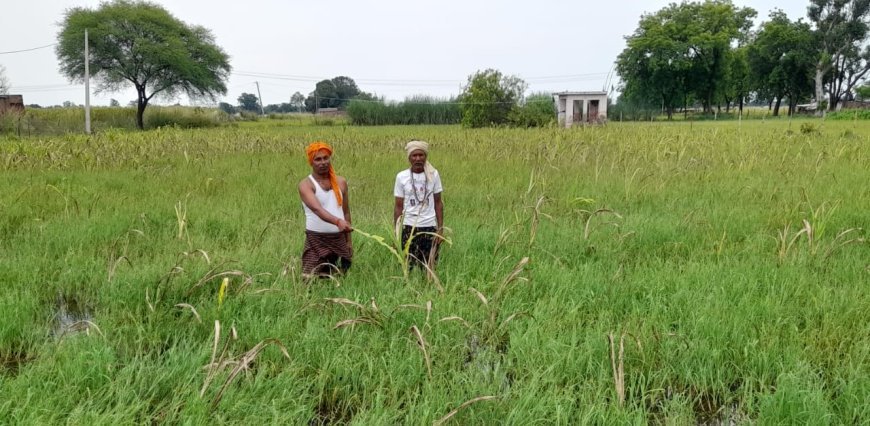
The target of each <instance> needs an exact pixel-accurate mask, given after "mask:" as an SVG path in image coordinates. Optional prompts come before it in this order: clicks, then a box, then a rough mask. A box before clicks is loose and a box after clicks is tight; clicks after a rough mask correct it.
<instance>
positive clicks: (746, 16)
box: [616, 0, 756, 116]
mask: <svg viewBox="0 0 870 426" xmlns="http://www.w3.org/2000/svg"><path fill="white" fill-rule="evenodd" d="M755 15H756V12H755V10H753V9H751V8H739V7H736V6H735V5H734V4H733V3H731V1H730V0H708V1H705V2H703V3H699V2H690V3H680V4H677V3H672V4H671V5H669V6H667V7H665V8H663V9H661V10H659V11H658V12H655V13H652V14H647V15H644V16H643V17H641V20H640V23H639V25H638V28H637V30H635V32H634V34H632V35H630V36H628V37H626V44H627V47H626V48H625V50H623V52H622V53H620V55H619V57H618V58H617V62H616V64H617V72H618V73H619V75H620V77H621V78H622V80H623V84H624V87H623V91H624V93H625V94H626V95H628V97H634V98H640V99H645V100H647V101H648V102H649V103H660V104H661V106H662V107H663V108H664V109H665V110H666V111H667V112H668V115H669V116H670V115H671V114H672V113H673V111H674V109H675V108H677V107H679V106H684V105H685V104H686V103H687V102H688V97H689V96H690V95H691V96H692V97H694V98H695V99H697V100H698V101H699V102H700V103H701V105H702V106H703V108H704V111H705V112H711V111H712V107H713V105H714V104H715V103H716V102H717V101H718V100H719V98H720V97H721V96H723V95H725V94H726V90H727V88H728V87H727V84H726V78H725V76H726V74H727V70H728V64H729V58H728V52H729V51H730V49H731V45H732V43H735V42H742V41H745V39H746V34H747V33H748V31H749V29H750V28H751V26H752V18H753V17H754V16H755Z"/></svg>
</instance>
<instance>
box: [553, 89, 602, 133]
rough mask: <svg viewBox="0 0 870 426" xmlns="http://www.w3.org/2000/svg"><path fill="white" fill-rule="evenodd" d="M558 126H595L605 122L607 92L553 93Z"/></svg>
mask: <svg viewBox="0 0 870 426" xmlns="http://www.w3.org/2000/svg"><path fill="white" fill-rule="evenodd" d="M553 100H554V101H555V102H556V111H557V114H558V116H557V118H558V119H559V125H562V126H565V127H571V126H574V125H578V124H596V123H603V122H604V121H606V120H607V92H561V93H554V94H553Z"/></svg>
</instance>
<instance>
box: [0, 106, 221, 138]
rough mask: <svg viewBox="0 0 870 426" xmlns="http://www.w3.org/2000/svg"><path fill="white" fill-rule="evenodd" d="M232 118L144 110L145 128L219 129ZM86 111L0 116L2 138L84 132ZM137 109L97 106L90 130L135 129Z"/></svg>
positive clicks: (213, 112)
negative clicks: (217, 127)
mask: <svg viewBox="0 0 870 426" xmlns="http://www.w3.org/2000/svg"><path fill="white" fill-rule="evenodd" d="M230 121H231V117H230V116H229V115H227V114H226V113H224V112H223V111H220V110H218V109H214V108H200V107H164V106H150V107H148V108H147V109H146V110H145V127H146V128H151V129H153V128H157V127H167V126H174V127H181V128H203V127H216V126H219V125H221V124H225V123H229V122H230ZM84 123H85V111H84V108H82V107H76V108H29V109H27V110H26V111H25V113H24V114H2V115H0V135H4V134H5V135H15V136H40V135H49V136H50V135H63V134H66V133H80V132H83V131H84V126H85V124H84ZM135 128H136V109H135V108H117V107H95V108H92V109H91V130H92V131H97V132H99V131H103V130H107V129H135Z"/></svg>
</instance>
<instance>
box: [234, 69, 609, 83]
mask: <svg viewBox="0 0 870 426" xmlns="http://www.w3.org/2000/svg"><path fill="white" fill-rule="evenodd" d="M233 74H234V75H238V76H243V77H256V78H265V79H273V80H286V81H298V82H319V81H323V80H328V79H327V78H322V77H315V76H307V75H293V74H275V73H264V72H255V71H236V72H233ZM608 74H609V72H596V73H586V74H563V75H550V76H538V77H528V78H524V79H523V80H524V81H525V82H526V83H529V84H557V83H571V82H576V81H597V80H603V79H606V78H607V75H608ZM354 82H356V83H359V84H364V85H368V86H425V87H434V86H455V85H457V84H463V83H465V81H464V80H434V79H417V80H413V79H388V78H358V79H354Z"/></svg>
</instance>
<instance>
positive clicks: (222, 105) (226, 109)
mask: <svg viewBox="0 0 870 426" xmlns="http://www.w3.org/2000/svg"><path fill="white" fill-rule="evenodd" d="M218 109H220V110H221V111H223V112H225V113H227V114H230V115H233V114H235V113H236V112H238V110H236V107H234V106H232V105H230V104H228V103H226V102H221V103H219V104H218Z"/></svg>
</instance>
